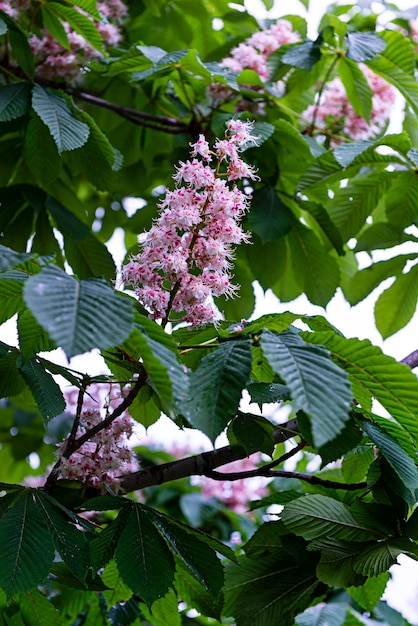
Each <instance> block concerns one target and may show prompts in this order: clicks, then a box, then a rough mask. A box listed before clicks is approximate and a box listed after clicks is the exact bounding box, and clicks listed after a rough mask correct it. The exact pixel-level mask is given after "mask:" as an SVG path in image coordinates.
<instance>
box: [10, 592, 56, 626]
mask: <svg viewBox="0 0 418 626" xmlns="http://www.w3.org/2000/svg"><path fill="white" fill-rule="evenodd" d="M19 610H20V615H21V617H22V619H23V620H24V622H23V623H24V624H30V626H61V625H62V624H63V622H62V619H61V616H60V614H59V612H58V611H57V609H56V608H55V606H54V605H53V604H52V602H49V601H48V600H47V599H46V597H45V596H44V595H42V593H41V592H40V591H38V589H31V590H30V591H26V593H23V594H22V595H21V596H20V598H19Z"/></svg>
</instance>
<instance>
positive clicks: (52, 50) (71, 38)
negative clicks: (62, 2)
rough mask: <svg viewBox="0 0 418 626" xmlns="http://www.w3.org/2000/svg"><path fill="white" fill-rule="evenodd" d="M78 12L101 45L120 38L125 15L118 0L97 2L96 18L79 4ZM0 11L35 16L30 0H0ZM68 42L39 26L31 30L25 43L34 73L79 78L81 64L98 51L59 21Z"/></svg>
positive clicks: (112, 43)
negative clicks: (90, 26)
mask: <svg viewBox="0 0 418 626" xmlns="http://www.w3.org/2000/svg"><path fill="white" fill-rule="evenodd" d="M74 9H75V10H77V11H78V12H79V13H81V14H82V15H84V16H85V17H87V18H88V19H90V21H91V22H92V24H94V26H95V28H97V30H98V32H99V34H100V37H101V39H102V41H103V47H104V49H106V48H107V47H112V46H117V45H118V44H119V43H120V41H121V40H122V31H121V24H122V21H123V18H124V17H125V16H126V15H127V11H128V9H127V7H126V5H125V4H124V3H123V2H122V0H101V1H99V2H97V10H98V12H99V14H100V17H101V19H100V21H97V20H94V19H93V18H92V17H91V15H89V14H88V13H87V12H86V11H83V9H81V8H79V7H74ZM0 10H2V11H4V12H5V13H7V14H8V15H10V17H12V18H13V19H16V20H19V21H20V22H21V23H24V22H25V20H24V19H22V18H23V17H24V15H22V14H23V13H27V14H28V17H29V20H30V15H32V14H33V15H35V7H34V6H33V3H32V2H31V0H14V2H10V1H9V0H0ZM62 26H63V29H64V31H65V35H63V37H66V39H67V41H68V48H66V47H64V46H63V45H61V43H59V42H58V41H57V40H56V38H55V37H54V36H53V35H52V34H51V33H50V32H49V31H48V30H47V29H46V28H45V27H42V28H41V29H40V30H39V32H38V33H36V32H32V34H31V37H30V39H29V45H30V47H31V50H32V53H33V55H34V58H35V61H36V74H37V76H39V77H41V78H44V79H46V80H54V79H60V80H64V81H66V82H70V83H74V82H77V81H80V80H81V79H82V77H83V71H84V69H85V64H86V63H87V62H89V61H91V60H92V59H95V58H99V57H100V56H101V53H100V52H99V51H98V50H96V49H95V48H94V47H93V46H92V45H90V43H89V42H88V41H86V39H85V38H84V37H83V36H82V35H81V34H80V33H78V32H76V31H75V30H74V28H72V27H71V26H70V25H69V24H68V23H67V22H65V21H64V22H62Z"/></svg>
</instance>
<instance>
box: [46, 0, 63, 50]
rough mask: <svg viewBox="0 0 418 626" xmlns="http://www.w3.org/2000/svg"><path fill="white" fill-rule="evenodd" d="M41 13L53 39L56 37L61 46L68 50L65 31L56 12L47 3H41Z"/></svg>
mask: <svg viewBox="0 0 418 626" xmlns="http://www.w3.org/2000/svg"><path fill="white" fill-rule="evenodd" d="M41 13H42V19H43V22H44V26H45V28H46V29H47V30H49V32H50V33H51V35H52V36H53V37H54V39H56V40H57V41H58V43H59V44H60V45H61V46H62V47H63V48H66V49H67V50H70V43H69V41H68V35H67V32H66V30H65V28H64V26H63V24H62V21H61V20H60V18H59V17H58V16H57V14H56V13H55V12H54V11H53V10H52V9H51V8H50V7H49V5H48V4H43V5H42V7H41Z"/></svg>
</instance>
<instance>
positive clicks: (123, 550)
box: [115, 503, 174, 606]
mask: <svg viewBox="0 0 418 626" xmlns="http://www.w3.org/2000/svg"><path fill="white" fill-rule="evenodd" d="M115 556H116V562H117V565H118V569H119V571H120V573H121V576H122V578H123V580H124V582H125V583H126V584H127V585H128V586H129V587H130V588H131V589H132V591H133V592H134V593H136V594H137V595H138V596H139V597H140V598H141V599H142V600H143V601H144V602H145V603H146V604H147V605H148V606H151V605H152V603H153V602H155V600H158V598H162V597H163V596H164V595H165V594H166V593H167V591H168V589H169V587H170V586H171V584H172V582H173V579H174V560H173V557H172V555H171V553H170V551H169V549H168V547H167V545H166V543H165V541H164V540H163V539H162V537H161V535H160V533H159V532H158V530H157V529H156V528H155V525H154V524H153V523H152V522H151V521H150V520H149V517H148V515H146V513H145V512H144V510H143V508H142V506H141V505H139V504H133V503H132V506H131V510H130V513H129V518H128V520H127V523H126V526H125V528H124V529H123V531H122V534H121V536H120V539H119V542H118V545H117V547H116V553H115Z"/></svg>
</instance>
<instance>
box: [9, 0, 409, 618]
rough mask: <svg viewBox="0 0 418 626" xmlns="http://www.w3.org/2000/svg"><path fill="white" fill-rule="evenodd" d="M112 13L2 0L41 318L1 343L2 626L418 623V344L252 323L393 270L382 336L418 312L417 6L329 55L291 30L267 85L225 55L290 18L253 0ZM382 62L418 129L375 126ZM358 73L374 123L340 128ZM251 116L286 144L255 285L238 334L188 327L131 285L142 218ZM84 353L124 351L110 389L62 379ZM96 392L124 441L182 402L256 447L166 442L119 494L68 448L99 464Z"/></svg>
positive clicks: (22, 305)
mask: <svg viewBox="0 0 418 626" xmlns="http://www.w3.org/2000/svg"><path fill="white" fill-rule="evenodd" d="M103 4H106V3H98V4H96V2H95V1H94V0H83V1H81V0H79V1H78V2H72V1H70V0H60V1H58V2H50V1H49V0H48V1H42V2H39V1H34V2H16V3H8V2H2V3H0V56H1V59H2V64H1V72H0V231H1V245H0V323H4V322H6V321H8V320H10V319H12V318H14V317H16V319H17V343H16V345H15V343H14V342H13V341H10V342H8V343H6V342H1V343H0V373H1V376H0V389H1V396H2V398H3V400H2V401H1V405H0V442H1V447H0V479H1V480H3V483H2V484H1V489H2V491H1V496H2V497H1V499H0V562H1V564H2V565H1V568H0V624H4V625H7V626H8V625H11V624H19V625H20V624H23V625H36V624H39V625H40V624H42V625H43V626H45V625H48V624H50V623H51V624H54V625H56V624H63V625H67V624H68V625H70V624H71V625H73V626H76V625H78V624H86V625H87V624H121V625H122V624H123V625H125V624H126V625H128V624H135V625H139V624H144V625H145V624H152V625H155V626H160V625H163V624H168V623H169V624H170V625H173V626H177V625H181V624H189V623H192V622H196V623H198V624H228V623H229V624H233V623H236V624H237V625H238V626H246V625H250V624H251V626H263V625H265V626H271V625H272V624H281V626H287V625H288V626H292V625H294V624H296V625H298V626H311V625H314V624H324V623H327V624H330V625H331V626H354V625H357V624H364V625H371V624H377V623H379V624H386V625H394V626H398V625H399V626H406V625H407V621H406V620H405V619H404V618H403V617H401V616H400V615H399V614H398V613H396V612H395V611H394V610H393V609H390V608H389V607H388V606H387V605H386V603H385V602H382V601H381V597H382V595H383V593H384V590H385V586H386V584H387V581H388V579H389V573H388V570H389V568H390V567H391V565H392V564H394V563H396V562H397V559H398V557H399V555H401V554H406V555H407V556H409V557H411V558H412V559H417V557H418V549H417V540H418V524H417V519H418V518H417V510H416V498H417V496H416V494H417V489H418V471H417V465H416V461H417V438H418V426H417V423H418V422H417V415H418V393H417V392H418V382H417V379H416V377H415V375H414V374H413V372H412V371H411V370H412V369H413V368H414V367H416V366H417V364H418V357H417V352H416V348H417V346H415V345H411V349H414V350H415V353H412V354H411V355H410V357H409V358H408V359H406V360H405V362H404V363H397V362H396V361H395V360H394V359H393V358H391V357H389V356H386V355H385V354H383V353H382V351H381V350H380V349H379V348H377V347H375V346H373V345H372V344H371V343H370V342H369V341H367V340H362V341H360V340H357V339H347V338H345V337H344V336H342V334H341V333H340V332H339V331H338V330H337V329H336V328H334V327H333V326H332V325H331V324H330V323H329V322H328V321H327V320H326V318H325V317H321V316H316V317H310V316H303V315H296V314H293V313H284V314H275V315H266V316H264V317H261V318H260V319H256V320H252V321H249V322H245V321H243V320H244V319H248V318H249V317H250V316H251V313H252V311H253V308H254V295H253V287H252V284H253V281H254V280H258V281H259V283H260V285H261V286H262V288H263V289H268V288H270V289H272V291H273V293H274V294H275V295H276V296H278V297H279V298H280V300H281V301H283V302H286V301H290V300H292V299H294V298H295V297H297V296H298V295H300V294H302V293H304V294H306V296H307V297H308V299H309V300H310V301H311V302H312V303H314V304H317V305H320V306H322V307H326V305H327V304H328V303H329V301H330V300H331V298H332V297H333V296H334V294H335V293H336V291H337V290H341V291H342V293H343V294H344V297H345V298H346V300H347V301H348V302H349V303H350V304H351V305H355V304H357V303H358V302H360V301H362V300H363V299H364V298H365V297H366V296H368V295H369V294H370V293H372V292H373V291H374V290H375V289H376V288H377V287H378V286H379V285H381V283H382V282H383V281H385V280H386V279H387V278H393V281H392V282H391V284H390V286H388V287H386V288H385V290H384V291H383V292H382V293H381V295H380V296H379V298H378V300H377V303H376V307H375V320H376V325H377V328H378V330H379V331H380V333H381V335H382V337H384V338H386V337H389V336H391V335H393V334H395V333H396V332H397V331H398V330H399V329H401V328H403V327H404V326H405V325H406V324H407V323H408V322H409V321H410V319H411V318H412V316H413V314H414V312H415V310H416V304H417V295H418V291H417V290H418V287H417V285H418V281H417V264H416V260H417V257H418V248H417V246H416V244H417V234H416V228H415V225H416V222H417V220H418V181H417V170H418V143H417V141H418V127H417V122H416V117H417V113H418V87H417V83H416V79H415V68H416V46H417V41H416V39H417V30H416V26H415V24H416V22H415V21H414V20H415V18H416V17H417V15H416V13H417V12H416V11H415V13H414V12H402V11H400V10H398V9H397V7H396V6H395V5H390V7H389V9H390V11H385V10H384V9H386V8H387V7H386V3H382V5H380V4H379V3H370V2H361V3H354V4H344V5H343V6H340V5H339V4H335V5H333V6H331V7H330V9H329V12H327V13H326V14H325V15H324V16H323V18H322V21H321V24H320V27H319V33H318V37H317V38H316V39H315V40H310V39H308V38H307V36H306V32H307V27H306V23H305V21H304V19H303V18H301V17H300V16H298V15H289V16H287V17H286V19H287V20H288V22H289V25H290V28H291V31H292V33H293V35H294V39H293V41H292V42H290V43H285V44H283V45H281V46H279V47H278V48H277V49H275V50H274V51H273V52H272V53H271V54H269V55H268V58H267V60H266V67H267V74H268V75H267V76H262V75H261V74H260V73H258V72H256V71H255V70H254V69H251V68H248V67H247V68H243V69H240V70H238V71H234V70H233V68H232V69H231V67H228V65H227V64H225V63H222V62H221V61H222V59H225V58H226V57H229V56H230V54H231V50H233V49H234V47H236V46H238V45H239V44H241V43H242V42H244V41H246V40H248V38H250V37H251V36H252V35H253V34H254V33H256V32H258V31H260V30H264V31H266V30H267V29H269V28H271V26H272V24H270V23H266V24H259V23H257V21H256V19H255V18H254V17H253V16H251V15H250V14H249V13H247V12H246V10H245V7H244V6H243V4H242V3H241V2H237V3H234V4H232V5H230V4H229V3H228V2H226V1H225V0H211V1H203V0H193V2H190V1H189V0H179V1H178V2H164V1H158V2H148V1H146V0H144V1H141V2H138V1H136V0H135V1H132V2H129V3H128V11H127V13H126V15H124V14H123V12H122V14H121V15H120V16H119V18H120V19H119V18H118V20H119V21H118V20H117V21H118V25H117V28H118V29H119V31H117V32H118V33H119V34H118V35H117V36H116V35H115V36H114V37H113V39H112V38H111V37H110V36H109V33H113V34H114V33H115V31H112V29H111V28H110V27H109V24H110V25H112V23H113V22H112V16H110V17H109V15H108V16H106V15H105V14H104V13H103V7H102V5H103ZM264 4H265V5H266V7H267V8H270V5H271V3H270V2H267V1H265V2H264ZM302 4H303V5H305V6H306V5H307V2H302ZM372 4H373V7H372ZM80 9H81V11H80ZM115 28H116V26H115ZM48 33H49V34H48ZM74 33H75V34H76V35H77V36H79V37H81V38H82V41H83V42H84V44H83V45H82V46H79V47H78V49H77V50H75V51H74V43H73V41H75V40H76V39H77V38H76V36H75V35H74ZM42 37H49V38H50V40H53V41H54V42H55V43H54V45H55V46H57V45H59V47H60V51H61V52H62V54H63V55H64V56H65V55H66V54H67V55H69V54H72V57H71V59H72V60H71V63H72V65H71V68H72V72H73V74H72V75H70V74H68V73H67V74H65V72H63V71H61V70H62V68H61V70H60V71H58V70H56V72H55V74H54V72H53V71H52V70H51V69H50V70H48V71H46V69H45V63H46V61H45V59H42V58H41V57H40V56H39V48H36V46H35V43H34V42H36V41H38V42H39V41H40V40H41V38H42ZM71 37H72V38H71ZM36 38H37V39H36ZM51 45H52V44H51ZM72 46H73V47H72ZM61 52H60V54H61ZM67 59H68V56H67ZM51 63H52V61H51ZM51 67H53V66H51ZM55 67H57V65H56V66H55ZM366 68H369V69H368V70H367V69H366ZM67 69H68V67H67ZM369 70H371V71H372V72H373V73H374V74H373V75H376V76H379V77H381V78H382V79H384V80H385V81H386V82H387V83H388V84H390V85H391V86H392V87H393V90H394V91H393V93H395V92H396V93H398V94H400V95H401V96H402V97H403V99H404V109H403V129H402V130H401V132H399V133H396V134H394V133H392V132H389V133H388V132H387V121H388V120H383V117H381V118H379V119H378V120H377V121H376V118H375V117H374V115H375V108H374V107H375V100H373V98H374V96H375V92H374V91H373V89H374V87H373V84H371V83H370V82H368V80H367V79H366V76H370V74H367V72H368V71H369ZM337 79H338V80H340V81H341V85H342V87H341V89H343V91H344V93H345V96H344V97H345V98H346V105H345V106H346V107H351V108H350V109H348V108H346V116H348V113H347V111H351V113H350V115H353V116H357V117H356V119H357V121H358V123H359V124H364V123H366V127H367V128H368V129H370V128H372V129H373V130H372V132H369V131H367V133H366V134H365V135H364V134H363V136H360V135H355V133H354V131H353V133H352V135H351V136H350V134H349V133H347V132H346V129H345V127H344V124H343V121H342V119H341V118H339V117H338V116H332V115H328V117H326V118H324V120H325V121H324V120H323V123H322V125H321V124H320V109H319V106H320V105H322V103H323V101H324V100H323V98H324V97H325V96H327V94H328V96H327V97H331V96H330V94H331V91H328V92H327V89H328V90H332V88H335V85H336V83H335V81H336V80H337ZM333 86H334V87H333ZM325 99H326V98H325ZM312 106H314V107H316V108H314V109H313V111H314V113H313V114H312V113H311V115H310V116H309V114H308V111H309V107H312ZM311 111H312V108H311ZM231 117H235V118H236V119H242V120H243V121H245V120H247V119H252V120H254V121H255V127H254V129H255V130H254V132H255V134H257V135H258V136H259V144H260V145H259V147H248V149H247V150H246V151H245V152H244V157H245V159H246V161H247V162H249V163H253V164H255V165H256V167H257V170H258V175H259V176H260V181H255V182H252V183H251V189H250V190H249V189H248V186H249V185H247V191H251V193H252V196H253V198H252V203H251V209H250V211H249V213H248V215H247V216H246V218H245V224H244V225H245V228H246V229H248V230H249V231H250V232H251V235H252V237H251V245H241V246H240V247H239V248H238V250H237V252H236V260H235V269H234V273H235V277H236V280H237V282H239V283H240V285H241V290H240V294H241V297H240V298H238V299H230V300H227V301H221V300H219V302H217V304H218V306H219V307H220V308H221V309H222V311H223V312H224V316H225V320H224V321H222V322H221V323H219V325H217V326H212V325H208V326H206V327H198V328H193V329H192V328H185V327H182V326H181V325H177V326H176V325H175V324H174V325H173V327H172V328H170V333H168V332H165V331H164V330H163V328H162V327H161V325H159V324H158V323H156V322H155V321H153V320H152V319H150V318H149V317H148V316H147V311H145V310H144V308H143V307H142V306H141V305H140V304H138V302H137V301H136V299H135V298H134V297H133V295H132V293H130V292H124V291H123V290H122V289H121V288H120V287H121V285H120V284H119V283H120V280H119V278H118V277H119V274H118V272H119V271H120V268H117V267H116V264H115V262H114V260H113V258H112V255H111V254H110V252H109V251H108V248H107V246H106V243H107V242H108V241H109V240H110V238H111V237H112V236H113V235H114V233H115V232H116V231H117V230H118V229H122V231H123V236H124V243H125V247H126V250H127V258H128V257H129V255H130V254H135V253H136V252H137V246H138V244H137V238H138V235H139V234H141V233H142V232H143V231H144V230H145V229H149V228H150V226H151V224H152V220H153V219H154V218H155V217H156V215H157V203H158V197H159V196H161V195H162V193H163V191H164V189H165V188H166V187H167V186H172V185H171V182H172V179H171V177H172V174H173V165H174V164H175V163H176V162H178V161H179V160H183V161H184V160H185V159H187V158H188V153H189V143H190V142H193V141H196V139H197V138H198V136H199V134H201V133H203V134H205V136H206V137H207V138H208V139H209V140H210V141H211V142H212V141H213V140H214V139H215V137H222V136H223V134H224V129H225V122H226V121H227V120H229V119H230V118H231ZM364 120H365V122H364ZM382 120H383V121H382ZM373 124H374V126H373ZM127 198H130V200H129V201H128V200H127ZM135 198H136V199H137V207H140V208H138V209H137V210H136V211H131V210H129V207H130V206H132V203H133V202H134V201H133V200H132V199H135ZM118 232H120V231H118ZM402 243H409V246H408V249H407V252H404V251H403V249H402V251H401V252H399V249H398V248H397V246H398V245H399V244H402ZM381 250H385V251H390V252H391V254H390V257H388V258H387V259H386V260H383V261H382V260H376V251H381ZM359 252H365V253H367V254H368V265H367V267H363V266H360V265H359V260H358V253H359ZM115 285H116V287H117V288H116V289H115ZM57 347H59V348H61V349H62V350H63V351H64V353H65V355H66V356H67V357H68V359H70V358H71V357H73V356H75V355H78V354H83V353H85V352H88V351H90V350H93V349H96V350H99V351H100V352H101V354H102V356H103V358H104V361H105V362H106V365H107V367H108V374H106V375H104V374H102V373H101V372H95V371H87V372H78V371H76V370H74V369H72V368H71V366H68V367H66V366H62V365H59V364H58V363H57V359H56V354H55V353H54V350H55V349H56V348H57ZM70 365H71V364H70ZM88 367H89V366H88V361H87V365H86V369H87V368H88ZM109 384H110V385H111V389H112V390H113V391H112V392H111V393H115V392H114V390H115V389H117V390H118V393H119V396H118V398H117V399H116V400H115V398H114V397H113V398H112V399H111V400H109V399H106V398H105V397H104V396H106V391H105V392H103V389H105V385H106V389H108V388H109ZM70 386H71V389H72V390H73V391H72V392H71V393H72V394H73V396H72V399H70V397H69V396H70V392H69V388H70ZM63 389H64V390H65V393H64V392H63ZM244 392H245V393H246V394H249V397H250V398H251V401H252V402H254V403H256V404H257V405H258V406H259V408H260V411H258V412H257V413H256V412H255V411H256V409H255V408H254V411H253V412H251V411H250V409H249V408H248V403H247V404H242V402H241V400H242V397H243V393H244ZM91 397H97V398H99V399H100V401H101V402H102V404H101V405H100V404H99V405H97V406H98V407H99V408H100V407H102V409H103V410H102V418H103V421H102V423H101V425H99V426H98V427H97V429H96V430H97V432H100V431H103V430H104V428H105V427H109V428H110V427H111V425H112V424H113V425H114V424H116V423H117V422H116V420H117V418H119V417H120V415H123V414H124V413H126V411H128V412H129V414H130V415H131V416H132V417H133V418H134V419H135V420H136V421H137V422H139V423H140V424H142V425H143V426H145V427H146V428H147V427H149V426H150V425H151V424H153V423H155V422H156V421H157V420H158V419H159V417H160V414H161V412H164V413H165V414H166V415H168V416H169V417H170V418H171V419H172V420H173V421H174V422H175V424H176V425H177V426H178V427H179V428H191V429H195V430H196V431H200V432H202V433H204V434H205V435H207V437H208V438H209V439H210V440H211V441H212V443H215V440H216V439H217V437H218V435H220V434H221V433H223V432H226V436H227V440H228V445H226V446H224V447H219V446H218V447H217V448H216V449H215V450H211V451H208V452H205V453H201V452H200V450H199V449H195V450H187V451H185V450H180V451H179V450H171V451H170V450H167V446H166V448H165V449H164V450H161V449H157V448H155V449H154V448H149V447H145V446H143V447H138V448H137V450H136V452H137V455H138V458H139V462H140V463H139V469H138V468H133V471H132V472H131V473H129V474H127V475H125V476H123V477H122V478H121V480H120V481H119V485H118V487H119V488H118V489H116V490H115V489H113V488H112V487H111V486H110V485H109V484H106V480H103V479H102V481H101V482H100V481H99V484H92V483H91V481H90V482H89V480H88V477H87V478H85V480H84V481H83V479H82V478H83V477H80V478H81V480H79V481H74V480H65V479H63V478H62V477H61V476H60V461H58V462H56V456H55V454H54V453H55V450H56V444H57V443H58V442H59V441H61V440H62V439H63V438H64V437H68V435H70V436H69V439H67V444H66V445H67V447H66V448H65V449H64V453H63V454H64V457H65V458H67V460H71V458H75V457H74V454H75V453H76V452H77V450H79V449H80V448H81V446H82V445H83V444H84V443H86V442H89V441H90V440H92V438H93V437H94V436H95V434H97V433H96V431H95V432H89V431H87V433H84V435H83V434H80V432H76V431H77V425H78V422H79V420H80V418H81V415H82V410H83V403H84V404H85V405H88V403H89V402H90V400H91ZM74 398H76V400H75V401H74ZM89 398H90V400H89ZM93 406H94V405H93ZM74 424H75V426H74ZM92 430H93V429H92ZM70 433H71V434H70ZM83 437H84V439H83ZM115 437H116V436H115ZM60 449H61V451H62V450H63V448H60ZM34 454H36V455H37V457H36V458H37V459H38V460H39V466H38V467H34V463H33V459H34ZM31 459H32V463H31V462H30V460H31ZM238 462H241V464H239V463H238ZM54 463H55V466H54ZM228 463H234V465H233V466H231V467H230V468H229V471H230V470H233V471H232V473H230V474H229V476H228V477H225V473H224V472H223V471H220V470H219V469H218V468H219V467H222V466H223V465H226V464H228ZM226 471H228V468H227V470H226ZM35 479H36V483H35V482H34V480H35ZM244 479H245V480H246V481H247V480H248V481H250V480H253V481H254V480H255V481H256V483H255V484H256V486H255V487H251V485H254V483H251V482H243V481H244ZM264 479H266V480H264ZM252 490H253V491H252Z"/></svg>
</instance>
